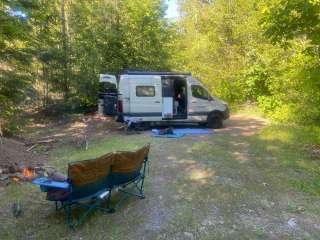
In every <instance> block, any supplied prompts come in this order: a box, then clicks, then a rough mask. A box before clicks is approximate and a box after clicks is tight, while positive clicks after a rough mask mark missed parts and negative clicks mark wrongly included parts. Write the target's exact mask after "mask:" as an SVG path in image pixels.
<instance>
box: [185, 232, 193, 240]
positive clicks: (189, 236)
mask: <svg viewBox="0 0 320 240" xmlns="http://www.w3.org/2000/svg"><path fill="white" fill-rule="evenodd" d="M183 234H184V236H186V237H187V238H190V239H193V234H192V233H190V232H184V233H183Z"/></svg>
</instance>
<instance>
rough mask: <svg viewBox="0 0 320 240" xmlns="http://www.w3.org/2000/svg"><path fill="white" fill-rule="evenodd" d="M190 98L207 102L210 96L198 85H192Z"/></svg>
mask: <svg viewBox="0 0 320 240" xmlns="http://www.w3.org/2000/svg"><path fill="white" fill-rule="evenodd" d="M191 91H192V96H193V97H195V98H200V99H205V100H208V99H209V98H210V95H209V93H208V91H207V90H206V89H204V88H203V87H202V86H200V85H192V86H191Z"/></svg>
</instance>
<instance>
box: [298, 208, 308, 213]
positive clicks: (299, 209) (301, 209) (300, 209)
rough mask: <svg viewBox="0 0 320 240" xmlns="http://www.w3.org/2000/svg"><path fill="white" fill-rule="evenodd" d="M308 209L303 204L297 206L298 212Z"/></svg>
mask: <svg viewBox="0 0 320 240" xmlns="http://www.w3.org/2000/svg"><path fill="white" fill-rule="evenodd" d="M305 210H306V209H305V208H304V207H303V206H298V207H297V213H302V212H304V211H305Z"/></svg>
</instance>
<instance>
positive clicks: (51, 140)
mask: <svg viewBox="0 0 320 240" xmlns="http://www.w3.org/2000/svg"><path fill="white" fill-rule="evenodd" d="M56 141H57V140H56V139H54V138H50V139H45V140H39V141H34V142H28V143H26V144H25V145H26V146H31V145H37V144H48V143H53V142H56Z"/></svg>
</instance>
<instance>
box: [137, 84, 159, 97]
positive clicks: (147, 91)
mask: <svg viewBox="0 0 320 240" xmlns="http://www.w3.org/2000/svg"><path fill="white" fill-rule="evenodd" d="M155 95H156V91H155V88H154V86H136V96H137V97H154V96H155Z"/></svg>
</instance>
